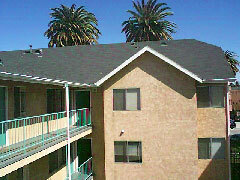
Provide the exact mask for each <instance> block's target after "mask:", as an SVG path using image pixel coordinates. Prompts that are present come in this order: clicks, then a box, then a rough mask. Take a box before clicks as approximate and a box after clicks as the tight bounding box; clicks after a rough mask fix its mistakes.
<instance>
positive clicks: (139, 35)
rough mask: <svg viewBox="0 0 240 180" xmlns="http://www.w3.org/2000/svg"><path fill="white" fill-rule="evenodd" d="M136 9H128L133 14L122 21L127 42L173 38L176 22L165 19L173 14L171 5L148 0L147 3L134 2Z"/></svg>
mask: <svg viewBox="0 0 240 180" xmlns="http://www.w3.org/2000/svg"><path fill="white" fill-rule="evenodd" d="M133 6H134V9H135V11H131V10H128V11H127V12H128V13H130V14H131V17H130V18H129V20H127V21H124V22H123V23H122V26H123V29H122V32H124V33H125V34H126V38H127V40H126V41H127V42H139V41H158V40H170V39H172V36H171V33H175V28H176V24H175V23H173V22H170V21H167V20H165V18H166V17H168V16H172V15H173V13H172V12H170V11H166V10H170V9H171V8H170V7H167V4H166V3H157V0H148V2H147V3H145V1H144V0H142V2H139V1H137V2H136V3H135V2H133Z"/></svg>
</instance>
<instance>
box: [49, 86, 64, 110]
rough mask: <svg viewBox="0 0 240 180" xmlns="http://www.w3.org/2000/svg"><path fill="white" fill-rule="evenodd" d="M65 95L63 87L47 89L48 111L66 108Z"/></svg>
mask: <svg viewBox="0 0 240 180" xmlns="http://www.w3.org/2000/svg"><path fill="white" fill-rule="evenodd" d="M63 99H64V95H63V91H62V90H61V89H47V113H54V112H60V111H63V110H64V100H63Z"/></svg>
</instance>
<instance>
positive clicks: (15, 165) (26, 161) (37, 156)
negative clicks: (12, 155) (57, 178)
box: [0, 127, 92, 177]
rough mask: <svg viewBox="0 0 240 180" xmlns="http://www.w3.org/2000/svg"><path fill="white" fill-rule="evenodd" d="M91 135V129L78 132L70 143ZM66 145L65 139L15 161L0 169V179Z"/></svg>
mask: <svg viewBox="0 0 240 180" xmlns="http://www.w3.org/2000/svg"><path fill="white" fill-rule="evenodd" d="M91 133H92V128H91V127H89V128H88V129H86V130H85V131H83V132H79V134H77V135H75V136H72V137H71V139H70V142H71V143H72V142H74V141H76V140H78V139H80V138H83V137H85V136H87V135H89V134H91ZM66 145H67V139H65V140H63V141H61V142H59V143H57V144H55V145H53V146H50V147H48V148H45V149H43V150H42V151H40V152H37V153H35V154H33V155H30V156H28V157H26V158H24V159H21V160H19V161H16V162H14V163H12V164H10V165H8V166H6V167H4V168H1V169H0V177H3V176H5V175H7V174H9V173H11V172H13V171H15V170H17V169H18V168H21V167H23V166H26V165H28V164H30V163H32V162H34V161H36V160H38V159H40V158H42V157H44V156H46V155H48V154H50V153H52V152H54V151H56V150H57V149H60V148H62V147H63V146H66Z"/></svg>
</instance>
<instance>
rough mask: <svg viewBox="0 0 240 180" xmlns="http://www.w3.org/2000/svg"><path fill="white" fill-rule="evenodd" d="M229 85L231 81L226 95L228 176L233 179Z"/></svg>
mask: <svg viewBox="0 0 240 180" xmlns="http://www.w3.org/2000/svg"><path fill="white" fill-rule="evenodd" d="M229 85H230V82H229V81H228V83H227V88H226V90H227V97H226V101H227V102H226V105H227V107H226V108H227V109H226V115H227V123H226V124H227V128H226V129H227V133H226V134H227V151H228V173H229V174H228V177H229V180H231V160H230V111H229V110H230V109H229V106H230V105H229Z"/></svg>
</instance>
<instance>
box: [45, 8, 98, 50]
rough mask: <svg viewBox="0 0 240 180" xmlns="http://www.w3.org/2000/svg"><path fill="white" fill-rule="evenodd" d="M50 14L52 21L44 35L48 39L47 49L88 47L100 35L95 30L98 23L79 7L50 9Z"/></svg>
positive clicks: (95, 41) (92, 16) (92, 15)
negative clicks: (54, 47) (75, 46)
mask: <svg viewBox="0 0 240 180" xmlns="http://www.w3.org/2000/svg"><path fill="white" fill-rule="evenodd" d="M51 10H52V12H51V13H50V16H51V18H53V20H52V21H50V23H49V24H48V27H49V28H48V30H47V31H46V32H45V33H44V35H45V36H47V37H48V39H50V41H49V43H48V46H49V47H53V46H56V47H62V46H74V45H88V44H95V43H97V39H98V38H99V35H100V34H101V33H100V31H99V30H98V29H97V27H96V26H97V25H98V21H97V19H96V17H95V15H94V14H93V13H89V12H88V11H86V10H85V9H84V6H80V7H79V8H77V9H76V5H75V4H73V5H72V6H71V7H70V8H69V7H66V6H64V5H61V6H60V8H52V9H51Z"/></svg>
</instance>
